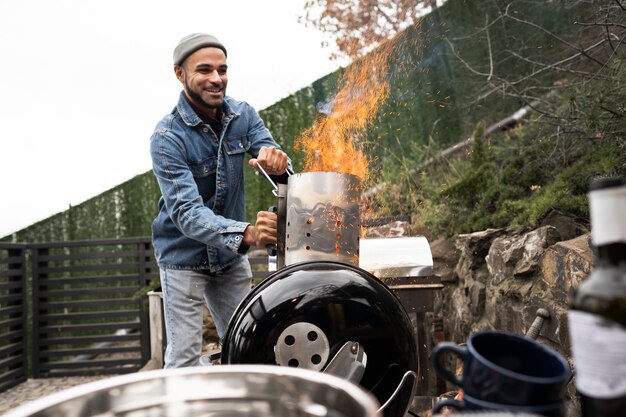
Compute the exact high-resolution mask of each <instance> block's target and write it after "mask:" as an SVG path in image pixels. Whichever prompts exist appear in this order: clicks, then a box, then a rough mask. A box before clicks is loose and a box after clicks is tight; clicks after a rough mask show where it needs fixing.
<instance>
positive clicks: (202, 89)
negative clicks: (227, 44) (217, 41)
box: [174, 47, 228, 115]
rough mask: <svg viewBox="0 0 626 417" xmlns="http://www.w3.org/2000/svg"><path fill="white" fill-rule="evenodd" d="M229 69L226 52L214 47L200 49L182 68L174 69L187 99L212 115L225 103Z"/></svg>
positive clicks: (189, 57) (188, 58) (176, 67)
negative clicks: (227, 71)
mask: <svg viewBox="0 0 626 417" xmlns="http://www.w3.org/2000/svg"><path fill="white" fill-rule="evenodd" d="M227 69H228V66H227V65H226V55H225V54H224V51H222V50H221V49H219V48H212V47H208V48H202V49H198V50H197V51H196V52H194V53H193V54H191V55H189V56H188V57H187V59H186V60H185V61H184V62H183V63H182V65H181V66H175V67H174V71H175V73H176V78H178V80H179V81H180V82H181V83H182V84H183V88H184V89H185V93H186V95H187V98H189V99H190V100H191V101H192V102H193V104H195V105H196V106H198V107H200V108H202V109H205V110H206V111H207V112H208V113H209V114H212V115H215V113H216V111H217V109H218V108H220V107H221V106H222V103H223V102H224V95H225V94H226V84H228V76H227V75H226V70H227Z"/></svg>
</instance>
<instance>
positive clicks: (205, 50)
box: [150, 33, 289, 368]
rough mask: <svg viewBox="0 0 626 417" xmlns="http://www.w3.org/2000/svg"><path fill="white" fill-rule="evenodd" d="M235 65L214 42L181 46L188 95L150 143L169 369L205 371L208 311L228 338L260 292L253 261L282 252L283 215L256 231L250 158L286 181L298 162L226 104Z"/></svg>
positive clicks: (263, 215) (265, 218)
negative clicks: (248, 202) (240, 312)
mask: <svg viewBox="0 0 626 417" xmlns="http://www.w3.org/2000/svg"><path fill="white" fill-rule="evenodd" d="M226 56H227V52H226V48H225V47H224V45H222V43H221V42H220V41H219V40H218V39H217V38H215V37H214V36H212V35H209V34H205V33H194V34H191V35H188V36H186V37H184V38H183V39H181V40H180V42H179V44H178V45H177V46H176V48H175V49H174V73H175V74H176V78H177V79H178V80H179V81H180V82H181V84H182V88H183V91H182V92H181V94H180V97H179V100H178V104H177V105H176V107H175V108H174V109H173V110H172V111H171V112H170V113H169V114H168V115H166V116H165V117H164V118H163V119H162V120H161V121H160V122H159V123H158V124H157V126H156V128H155V130H154V133H153V134H152V137H151V139H150V153H151V156H152V169H153V172H154V175H155V177H156V179H157V181H158V183H159V187H160V189H161V194H162V196H161V198H160V199H159V204H158V214H157V216H156V218H155V220H154V222H153V224H152V241H153V245H154V250H155V255H156V259H157V262H158V264H159V269H160V276H161V287H162V289H163V295H164V313H165V325H166V334H167V349H166V352H165V367H166V368H175V367H183V366H194V365H198V364H200V363H199V362H200V356H201V354H202V318H203V311H204V303H205V301H206V303H207V304H208V307H209V310H210V312H211V316H212V317H213V320H214V321H215V325H216V328H217V332H218V334H219V336H220V338H221V337H223V336H224V333H225V332H226V329H227V327H228V322H229V320H230V318H231V316H232V314H233V312H234V310H235V308H236V307H237V305H238V304H239V302H240V301H241V300H242V299H243V297H244V296H245V295H246V294H247V293H248V291H250V286H251V278H252V272H251V270H250V264H249V262H248V259H247V257H246V256H245V253H246V251H247V250H248V248H249V247H250V246H252V245H255V246H257V247H265V245H266V244H269V243H275V242H276V214H274V213H270V212H259V213H258V215H257V218H256V221H255V224H254V225H252V224H250V223H248V222H246V219H245V199H244V185H243V178H244V176H243V169H244V155H245V154H246V153H248V154H249V155H250V156H251V159H250V160H249V164H250V165H251V166H252V167H256V166H257V164H259V165H261V166H262V167H263V168H264V169H265V171H266V172H267V173H268V174H269V175H272V176H274V177H275V179H276V180H278V181H280V180H281V179H284V178H285V171H286V169H287V167H288V164H289V160H288V158H287V155H286V154H285V153H284V152H283V151H282V150H281V149H280V146H279V145H278V144H277V143H276V142H275V141H274V139H273V138H272V135H271V134H270V132H269V131H268V130H267V128H266V127H265V125H264V124H263V121H262V120H261V118H260V117H259V115H258V113H257V112H256V111H255V110H254V109H253V108H252V107H251V106H250V105H249V104H247V103H245V102H241V101H237V100H234V99H233V98H231V97H229V96H227V95H226V86H227V84H228V65H227V64H226Z"/></svg>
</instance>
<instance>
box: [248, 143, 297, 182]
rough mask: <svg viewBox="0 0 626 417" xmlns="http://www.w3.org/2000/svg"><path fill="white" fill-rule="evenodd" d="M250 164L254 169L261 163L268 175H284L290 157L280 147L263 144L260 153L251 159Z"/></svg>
mask: <svg viewBox="0 0 626 417" xmlns="http://www.w3.org/2000/svg"><path fill="white" fill-rule="evenodd" d="M248 164H250V166H251V167H253V168H254V169H256V167H257V164H260V165H261V166H262V167H263V169H264V170H265V172H267V174H268V175H282V174H284V173H285V171H286V170H287V167H288V166H289V158H288V157H287V154H286V153H285V152H283V151H281V150H280V149H276V148H273V147H272V148H270V147H267V146H263V147H262V148H261V150H260V151H259V155H258V156H257V157H256V158H252V159H250V160H249V161H248Z"/></svg>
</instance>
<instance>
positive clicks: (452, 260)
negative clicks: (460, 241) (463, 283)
mask: <svg viewBox="0 0 626 417" xmlns="http://www.w3.org/2000/svg"><path fill="white" fill-rule="evenodd" d="M430 252H431V254H432V257H433V274H434V275H435V276H437V277H439V279H441V282H444V283H445V282H456V281H457V280H458V276H457V275H456V272H455V266H456V264H457V263H458V261H459V256H460V253H459V251H458V250H457V248H456V246H455V245H454V242H453V241H451V240H449V239H438V240H435V241H434V242H432V243H430Z"/></svg>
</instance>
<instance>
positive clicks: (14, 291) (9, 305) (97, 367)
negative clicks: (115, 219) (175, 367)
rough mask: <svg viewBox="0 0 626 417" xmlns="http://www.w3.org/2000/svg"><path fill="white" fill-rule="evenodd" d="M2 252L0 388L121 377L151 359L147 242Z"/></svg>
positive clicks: (154, 275) (154, 271)
mask: <svg viewBox="0 0 626 417" xmlns="http://www.w3.org/2000/svg"><path fill="white" fill-rule="evenodd" d="M0 250H1V252H0V261H1V262H0V391H3V390H6V389H8V388H10V387H12V386H14V385H17V384H19V383H20V382H22V381H24V380H25V379H26V378H27V375H29V374H30V375H31V376H32V377H34V378H42V377H62V376H81V375H94V374H122V373H130V372H136V371H138V370H139V369H141V367H142V366H143V365H144V364H145V363H146V362H147V361H148V360H149V358H150V334H149V317H148V304H147V297H146V296H145V289H146V287H147V286H148V284H149V283H150V281H151V280H154V279H158V268H157V266H156V263H155V261H154V257H153V251H152V246H151V241H150V238H149V237H141V238H128V239H111V240H90V241H72V242H54V243H37V244H17V245H14V244H7V243H2V244H1V246H0ZM27 259H30V261H29V262H28V261H27ZM27 342H28V343H27Z"/></svg>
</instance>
